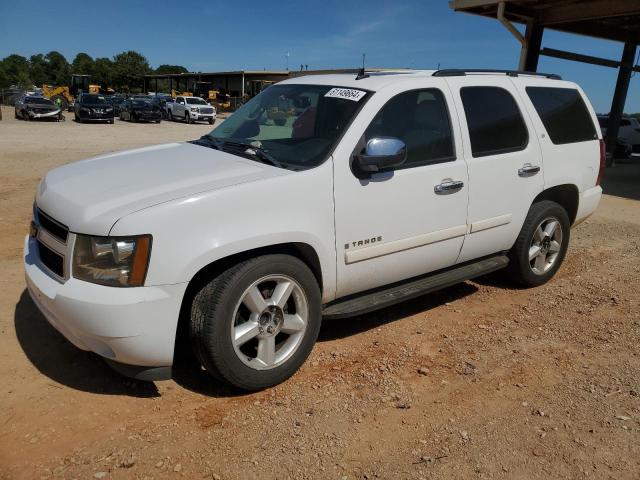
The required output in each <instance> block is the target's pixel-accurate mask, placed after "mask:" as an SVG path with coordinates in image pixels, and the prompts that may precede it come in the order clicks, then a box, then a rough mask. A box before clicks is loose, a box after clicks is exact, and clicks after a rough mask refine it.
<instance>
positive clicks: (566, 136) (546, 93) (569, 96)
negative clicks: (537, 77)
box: [526, 87, 598, 145]
mask: <svg viewBox="0 0 640 480" xmlns="http://www.w3.org/2000/svg"><path fill="white" fill-rule="evenodd" d="M526 90H527V95H528V96H529V98H530V99H531V103H533V106H534V107H535V109H536V112H538V115H539V116H540V120H542V124H543V125H544V128H545V129H546V130H547V133H548V134H549V138H550V139H551V141H552V142H553V143H554V144H556V145H563V144H567V143H576V142H586V141H589V140H595V139H597V138H598V135H597V133H596V128H595V126H594V124H593V121H592V120H591V115H590V114H589V110H588V109H587V106H586V105H585V103H584V100H583V99H582V96H581V95H580V93H579V92H578V90H576V89H574V88H554V87H527V88H526Z"/></svg>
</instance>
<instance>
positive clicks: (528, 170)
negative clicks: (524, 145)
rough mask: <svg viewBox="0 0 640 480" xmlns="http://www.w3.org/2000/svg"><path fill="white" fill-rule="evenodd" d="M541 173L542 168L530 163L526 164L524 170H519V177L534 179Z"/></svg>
mask: <svg viewBox="0 0 640 480" xmlns="http://www.w3.org/2000/svg"><path fill="white" fill-rule="evenodd" d="M539 171H540V167H539V166H538V165H531V164H530V163H525V164H524V165H523V166H522V168H520V169H519V170H518V175H519V176H521V177H532V176H534V175H535V174H536V173H538V172H539Z"/></svg>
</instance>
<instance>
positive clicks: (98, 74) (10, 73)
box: [0, 51, 188, 91]
mask: <svg viewBox="0 0 640 480" xmlns="http://www.w3.org/2000/svg"><path fill="white" fill-rule="evenodd" d="M187 71H188V70H187V69H186V68H185V67H182V66H180V65H160V66H159V67H158V69H157V70H156V72H157V73H182V72H187ZM72 73H74V74H81V75H91V83H94V84H97V85H101V86H103V87H113V88H115V89H116V90H119V91H132V90H140V89H141V87H142V75H146V74H149V73H153V69H152V68H151V67H150V66H149V62H148V61H147V59H146V58H145V57H144V56H143V55H141V54H140V53H138V52H134V51H127V52H122V53H119V54H117V55H115V56H114V57H113V59H109V58H105V57H101V58H96V59H95V60H94V59H93V58H91V56H90V55H89V54H87V53H84V52H81V53H78V54H77V55H76V56H75V58H74V59H73V62H72V63H71V64H69V62H68V61H67V59H66V58H65V57H64V55H62V54H61V53H60V52H56V51H51V52H49V53H47V54H45V55H43V54H41V53H39V54H37V55H32V56H31V57H30V58H29V59H27V58H25V57H23V56H21V55H16V54H13V55H9V56H8V57H5V58H4V59H2V60H0V88H9V87H11V86H18V87H21V88H24V89H28V90H30V89H32V88H33V87H34V86H36V87H41V86H42V85H69V84H70V82H71V74H72Z"/></svg>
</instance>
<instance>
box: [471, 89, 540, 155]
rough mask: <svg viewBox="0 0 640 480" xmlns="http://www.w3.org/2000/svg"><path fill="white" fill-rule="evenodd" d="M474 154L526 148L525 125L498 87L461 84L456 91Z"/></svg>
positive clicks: (515, 107)
mask: <svg viewBox="0 0 640 480" xmlns="http://www.w3.org/2000/svg"><path fill="white" fill-rule="evenodd" d="M460 97H461V98H462V105H463V107H464V113H465V115H466V117H467V126H468V127H469V137H470V138H471V151H472V153H473V156H474V157H484V156H487V155H497V154H501V153H507V152H515V151H518V150H523V149H524V148H526V146H527V143H528V141H529V135H528V132H527V127H526V125H525V123H524V119H523V118H522V114H521V113H520V109H519V108H518V104H517V103H516V101H515V100H514V98H513V96H512V95H511V94H510V93H509V92H508V91H507V90H505V89H504V88H500V87H463V88H462V89H461V90H460Z"/></svg>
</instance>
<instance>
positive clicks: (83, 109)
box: [74, 93, 114, 123]
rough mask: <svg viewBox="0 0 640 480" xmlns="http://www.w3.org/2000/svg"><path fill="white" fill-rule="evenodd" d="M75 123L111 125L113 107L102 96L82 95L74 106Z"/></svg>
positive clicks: (93, 94) (94, 94)
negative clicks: (103, 123)
mask: <svg viewBox="0 0 640 480" xmlns="http://www.w3.org/2000/svg"><path fill="white" fill-rule="evenodd" d="M74 116H75V119H76V122H80V123H84V122H107V123H113V117H114V115H113V106H112V105H111V104H110V103H109V102H108V101H107V98H106V97H105V96H104V95H99V94H96V93H82V94H80V96H79V97H78V99H77V100H76V103H75V106H74Z"/></svg>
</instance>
